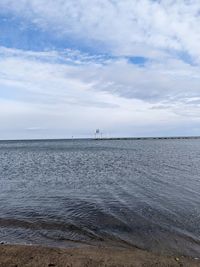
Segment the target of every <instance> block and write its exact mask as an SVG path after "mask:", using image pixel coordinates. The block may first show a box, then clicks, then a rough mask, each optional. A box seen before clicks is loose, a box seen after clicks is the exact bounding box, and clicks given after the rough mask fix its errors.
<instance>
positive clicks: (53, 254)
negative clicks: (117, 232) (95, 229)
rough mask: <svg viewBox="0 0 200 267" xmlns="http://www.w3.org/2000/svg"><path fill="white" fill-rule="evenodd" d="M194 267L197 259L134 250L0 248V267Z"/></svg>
mask: <svg viewBox="0 0 200 267" xmlns="http://www.w3.org/2000/svg"><path fill="white" fill-rule="evenodd" d="M25 266H26V267H80V266H83V267H100V266H104V267H111V266H112V267H114V266H116V267H123V266H128V267H130V266H131V267H140V266H141V267H153V266H156V267H159V266H160V267H173V266H174V267H175V266H177V267H180V266H182V267H184V266H185V267H186V266H187V267H194V266H200V259H193V258H188V257H182V256H177V257H175V256H174V257H169V256H161V255H156V254H154V253H150V252H147V251H144V250H140V249H137V248H133V249H124V248H113V247H112V248H110V247H108V248H106V247H93V246H86V247H84V248H83V247H81V248H66V249H61V248H48V247H38V246H21V245H0V267H25Z"/></svg>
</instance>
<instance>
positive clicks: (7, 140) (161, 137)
mask: <svg viewBox="0 0 200 267" xmlns="http://www.w3.org/2000/svg"><path fill="white" fill-rule="evenodd" d="M178 139H200V136H155V137H102V138H56V139H54V138H47V139H40V138H38V139H1V140H0V142H25V141H29V142H30V141H38V142H40V141H41V142H42V141H73V140H74V141H82V140H83V141H87V140H88V141H94V140H95V141H106V140H108V141H115V140H127V141H128V140H178Z"/></svg>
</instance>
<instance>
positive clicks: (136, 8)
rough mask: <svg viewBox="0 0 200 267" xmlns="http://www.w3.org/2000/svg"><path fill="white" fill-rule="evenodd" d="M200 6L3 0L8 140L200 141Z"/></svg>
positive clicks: (0, 80) (1, 68)
mask: <svg viewBox="0 0 200 267" xmlns="http://www.w3.org/2000/svg"><path fill="white" fill-rule="evenodd" d="M199 25H200V1H199V0H92V1H90V0H56V1H55V0H17V1H15V0H0V139H37V138H39V139H40V138H71V137H72V136H73V137H76V138H80V137H93V136H94V132H95V129H97V128H100V130H101V131H102V133H103V136H104V137H118V136H120V137H122V136H124V137H138V136H177V135H179V136H185V135H190V136H192V135H200V27H199Z"/></svg>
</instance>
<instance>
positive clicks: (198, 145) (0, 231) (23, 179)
mask: <svg viewBox="0 0 200 267" xmlns="http://www.w3.org/2000/svg"><path fill="white" fill-rule="evenodd" d="M0 241H6V242H10V243H33V244H47V245H59V246H67V245H70V244H71V243H70V242H69V241H77V242H81V243H87V244H88V243H89V244H90V243H92V244H93V243H94V244H96V243H97V244H104V242H107V243H109V244H116V245H123V246H125V245H126V246H138V247H141V248H145V249H149V250H153V251H158V252H161V253H163V252H167V253H174V252H176V253H177V252H180V253H181V254H189V255H199V254H200V140H192V139H191V140H138V141H136V140H124V141H123V140H120V141H117V140H114V141H108V140H105V141H103V140H102V141H94V140H90V141H83V140H80V141H75V140H74V141H73V140H72V141H16V142H0Z"/></svg>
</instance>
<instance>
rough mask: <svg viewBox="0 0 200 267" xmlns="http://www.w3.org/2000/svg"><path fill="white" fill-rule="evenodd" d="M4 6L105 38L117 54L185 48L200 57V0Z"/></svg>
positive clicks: (50, 25) (45, 25)
mask: <svg viewBox="0 0 200 267" xmlns="http://www.w3.org/2000/svg"><path fill="white" fill-rule="evenodd" d="M0 9H1V12H13V13H14V15H17V16H21V17H24V18H25V19H27V20H29V21H31V22H32V23H34V24H36V25H37V26H39V27H40V28H42V29H44V30H45V31H49V32H52V34H54V35H55V34H57V35H66V36H70V37H71V38H77V39H80V40H84V41H85V40H87V41H88V42H93V41H97V42H100V43H102V45H103V46H104V49H105V47H107V49H109V50H110V51H111V52H112V53H114V54H118V55H119V54H123V55H124V54H129V55H130V54H131V55H133V54H135V55H138V54H140V55H143V56H149V57H158V56H161V55H162V53H163V52H166V51H168V52H169V51H170V52H171V51H182V52H186V53H188V54H189V55H190V56H191V57H192V58H193V60H194V61H197V62H199V60H200V50H199V42H200V28H199V24H200V15H199V10H200V2H199V0H173V1H172V0H161V1H152V0H140V1H138V0H125V1H124V0H118V1H114V0H112V1H111V0H101V1H100V0H93V1H89V0H67V1H63V0H56V1H54V0H18V1H13V0H1V1H0Z"/></svg>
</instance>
